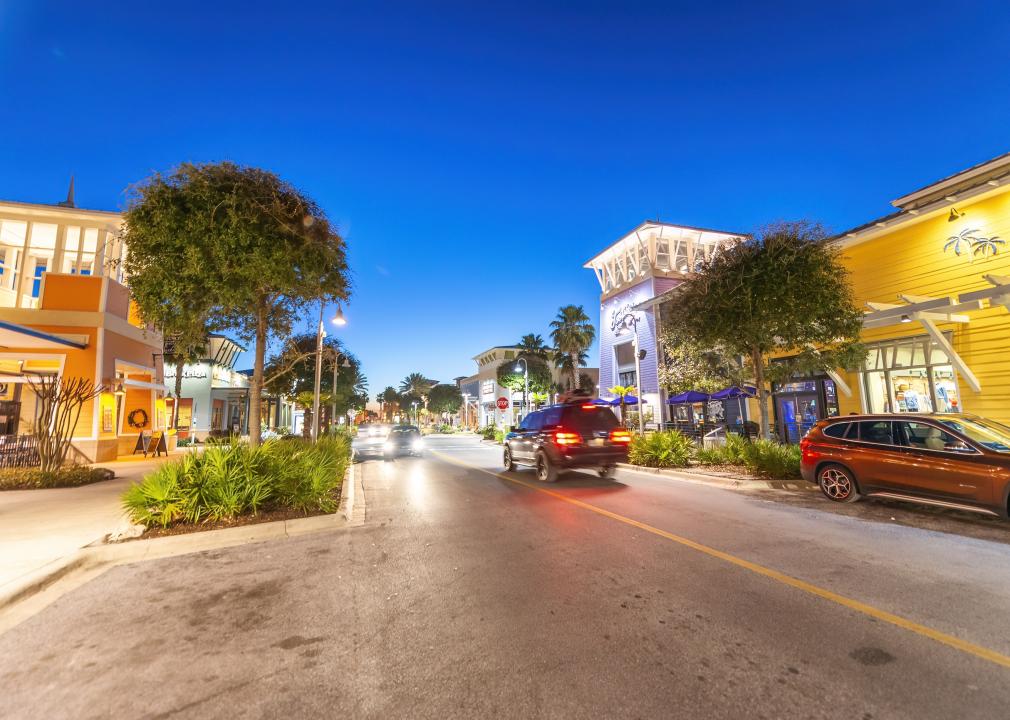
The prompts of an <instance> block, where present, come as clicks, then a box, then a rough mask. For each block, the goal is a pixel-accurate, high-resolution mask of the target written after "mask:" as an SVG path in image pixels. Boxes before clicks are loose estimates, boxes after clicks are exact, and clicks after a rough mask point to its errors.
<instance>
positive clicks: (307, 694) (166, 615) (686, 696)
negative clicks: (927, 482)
mask: <svg viewBox="0 0 1010 720" xmlns="http://www.w3.org/2000/svg"><path fill="white" fill-rule="evenodd" d="M426 444H427V449H426V451H425V455H424V457H421V458H409V457H406V458H399V459H396V460H393V461H382V460H368V461H365V462H362V463H360V464H359V465H358V471H359V472H360V473H362V475H361V478H362V486H363V488H364V493H365V496H366V523H365V525H364V526H363V527H358V528H346V529H342V530H338V531H333V532H328V533H320V534H317V535H312V536H307V537H301V538H297V539H291V540H283V541H274V542H269V543H259V544H253V545H245V546H241V547H236V548H230V549H225V550H220V551H212V552H205V553H199V554H195V555H186V556H180V557H175V558H170V559H165V560H155V561H148V562H142V563H136V564H133V565H127V566H121V567H116V568H113V569H111V570H109V571H108V572H106V573H105V574H104V575H102V576H101V577H99V578H97V579H95V580H93V581H91V582H90V583H88V584H87V585H84V586H83V587H80V588H78V589H76V590H74V591H72V592H70V593H69V594H68V595H66V596H64V597H62V598H60V599H59V600H58V601H57V602H55V603H54V604H53V605H51V606H50V607H48V608H46V609H45V610H43V611H42V612H40V613H39V614H38V615H36V616H34V617H32V618H30V619H29V620H27V621H25V622H24V623H22V624H21V625H19V626H17V627H15V628H13V629H12V630H10V631H8V632H7V633H5V634H4V635H3V636H0V682H2V687H3V693H2V699H0V715H2V716H3V717H5V718H53V717H75V718H102V717H123V718H134V717H137V718H141V717H143V718H171V717H187V718H189V717H197V718H212V717H224V716H228V717H249V718H253V717H256V718H259V717H263V718H270V717H293V718H297V717H347V718H351V717H354V718H357V717H374V718H386V717H412V718H417V717H431V718H445V717H481V718H483V717H587V718H588V717H629V718H647V717H664V718H671V717H674V718H679V717H683V718H792V717H796V718H861V719H863V720H871V719H872V718H954V717H957V718H994V717H1005V716H1006V714H1007V709H1006V708H1007V707H1008V703H1010V682H1008V680H1010V603H1008V602H1007V598H1008V597H1010V563H1008V562H1007V560H1008V558H1010V547H1008V545H1007V544H1006V541H1007V540H1010V527H1002V526H993V525H989V526H986V529H985V532H986V536H985V537H970V536H967V535H963V534H954V533H951V532H942V531H937V530H936V529H920V528H917V527H915V526H914V525H913V524H911V523H888V522H884V521H879V520H877V519H866V518H863V517H861V516H860V515H859V513H858V512H850V511H846V512H835V511H834V510H835V508H834V507H832V506H829V504H828V503H827V502H826V501H825V502H823V503H816V502H813V499H811V501H810V502H776V501H774V500H771V501H770V500H769V499H768V498H767V497H764V496H755V495H751V494H747V493H739V492H734V491H731V490H726V489H721V488H715V487H710V486H706V485H701V484H695V483H690V482H678V481H676V480H671V479H668V478H664V477H658V476H650V475H647V474H644V473H638V472H629V471H619V472H618V473H617V476H616V478H615V479H613V480H601V479H599V478H597V477H596V476H595V475H594V474H589V473H578V474H570V475H566V476H563V477H562V479H561V480H560V481H559V482H558V483H556V484H551V485H545V484H542V483H538V482H537V481H536V480H535V478H534V476H533V473H532V472H530V471H529V470H521V471H518V472H514V473H507V474H505V473H501V472H500V452H501V449H500V447H498V446H494V445H491V444H486V443H484V444H482V443H480V442H479V441H477V440H476V439H473V438H470V437H458V436H435V437H430V438H427V439H426ZM878 511H879V506H877V508H876V509H873V508H871V512H874V513H877V514H879V512H878ZM887 512H891V513H892V514H893V512H898V513H900V512H902V510H901V509H900V508H898V509H897V510H894V511H892V510H891V509H890V508H888V509H886V510H885V514H886V513H887ZM1001 534H1002V536H1003V538H1004V539H1002V541H1001V540H1000V535H1001Z"/></svg>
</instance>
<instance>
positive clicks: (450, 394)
mask: <svg viewBox="0 0 1010 720" xmlns="http://www.w3.org/2000/svg"><path fill="white" fill-rule="evenodd" d="M462 404H463V394H462V393H461V392H460V391H459V388H458V387H456V386H455V385H449V384H448V383H440V384H438V385H435V386H434V387H432V388H431V390H430V391H429V393H428V409H429V410H431V412H433V413H435V414H436V415H441V414H442V413H455V412H458V411H459V408H460V406H461V405H462Z"/></svg>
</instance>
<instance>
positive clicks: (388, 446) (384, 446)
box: [382, 440, 396, 450]
mask: <svg viewBox="0 0 1010 720" xmlns="http://www.w3.org/2000/svg"><path fill="white" fill-rule="evenodd" d="M395 447H396V446H395V445H393V443H391V442H389V441H388V440H387V441H386V442H384V443H383V444H382V449H383V450H393V449H394V448H395Z"/></svg>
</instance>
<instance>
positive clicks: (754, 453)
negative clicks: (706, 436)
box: [695, 435, 800, 479]
mask: <svg viewBox="0 0 1010 720" xmlns="http://www.w3.org/2000/svg"><path fill="white" fill-rule="evenodd" d="M695 457H696V459H697V461H698V462H699V463H701V464H702V465H743V466H744V467H746V468H747V469H748V470H750V471H751V472H755V473H760V474H762V475H767V476H768V477H772V478H777V479H790V478H798V477H800V448H799V446H798V445H780V444H779V443H776V442H772V441H771V440H754V441H750V440H747V439H746V438H743V437H740V436H739V435H727V436H726V444H725V445H723V446H721V447H714V448H708V449H702V450H699V451H698V452H697V454H696V456H695Z"/></svg>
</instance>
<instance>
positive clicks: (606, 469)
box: [596, 465, 614, 480]
mask: <svg viewBox="0 0 1010 720" xmlns="http://www.w3.org/2000/svg"><path fill="white" fill-rule="evenodd" d="M596 474H597V475H599V476H600V477H601V478H603V479H604V480H606V479H608V478H612V477H614V466H613V465H604V466H603V467H601V468H600V469H599V470H597V471H596Z"/></svg>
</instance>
